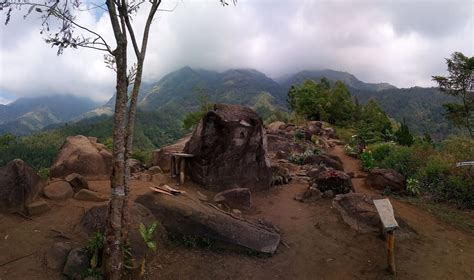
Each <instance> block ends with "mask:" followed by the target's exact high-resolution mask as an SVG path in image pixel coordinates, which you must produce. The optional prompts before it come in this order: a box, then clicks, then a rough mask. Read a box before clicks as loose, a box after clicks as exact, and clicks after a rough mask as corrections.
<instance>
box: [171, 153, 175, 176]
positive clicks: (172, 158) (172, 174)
mask: <svg viewBox="0 0 474 280" xmlns="http://www.w3.org/2000/svg"><path fill="white" fill-rule="evenodd" d="M174 161H175V157H174V155H171V174H170V175H171V178H173V177H174V173H175V171H174V168H175V164H174Z"/></svg>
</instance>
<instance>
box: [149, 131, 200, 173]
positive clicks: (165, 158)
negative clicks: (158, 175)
mask: <svg viewBox="0 0 474 280" xmlns="http://www.w3.org/2000/svg"><path fill="white" fill-rule="evenodd" d="M190 138H191V134H188V135H186V136H184V137H183V138H181V139H179V140H178V141H177V142H176V143H174V144H173V145H169V146H166V147H162V148H161V149H158V150H154V151H153V154H152V165H153V166H159V167H160V168H161V170H162V171H163V172H170V170H171V155H170V153H181V152H183V150H184V146H185V145H186V143H187V142H188V141H189V139H190Z"/></svg>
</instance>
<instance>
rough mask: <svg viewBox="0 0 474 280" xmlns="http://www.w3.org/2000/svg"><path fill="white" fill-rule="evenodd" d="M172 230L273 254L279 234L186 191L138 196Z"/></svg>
mask: <svg viewBox="0 0 474 280" xmlns="http://www.w3.org/2000/svg"><path fill="white" fill-rule="evenodd" d="M136 202H138V203H141V204H142V205H144V206H145V207H147V208H148V209H150V210H151V212H152V213H153V214H154V215H155V216H156V218H157V219H158V221H160V223H162V224H163V226H164V227H165V228H166V229H167V230H168V231H169V232H172V233H178V234H185V235H192V236H197V237H201V238H209V239H212V240H219V241H222V242H225V243H229V244H234V245H239V246H242V247H245V248H248V249H252V250H254V251H258V252H262V253H270V254H273V253H274V252H275V251H276V249H277V248H278V245H279V244H280V234H279V233H278V232H276V231H275V230H274V229H273V228H271V227H269V226H264V225H262V224H259V223H256V222H252V221H249V220H245V219H242V218H239V217H236V216H235V215H233V214H230V213H227V212H224V211H222V210H220V209H218V208H217V206H214V207H212V206H211V205H209V204H206V203H203V202H201V201H199V199H198V198H194V197H192V196H189V195H187V194H181V195H177V196H173V195H165V194H158V193H154V192H153V193H152V192H150V193H147V194H144V195H141V196H139V197H138V198H137V200H136Z"/></svg>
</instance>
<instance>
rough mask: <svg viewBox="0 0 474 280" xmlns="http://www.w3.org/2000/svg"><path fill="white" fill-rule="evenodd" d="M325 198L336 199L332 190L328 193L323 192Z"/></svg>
mask: <svg viewBox="0 0 474 280" xmlns="http://www.w3.org/2000/svg"><path fill="white" fill-rule="evenodd" d="M323 198H327V199H333V198H334V192H333V191H332V190H327V191H325V192H323Z"/></svg>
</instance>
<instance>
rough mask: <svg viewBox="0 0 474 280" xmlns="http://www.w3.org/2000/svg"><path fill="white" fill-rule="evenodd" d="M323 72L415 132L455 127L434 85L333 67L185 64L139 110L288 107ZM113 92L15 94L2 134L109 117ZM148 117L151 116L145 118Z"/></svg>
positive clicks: (145, 92) (176, 113)
mask: <svg viewBox="0 0 474 280" xmlns="http://www.w3.org/2000/svg"><path fill="white" fill-rule="evenodd" d="M322 77H326V78H327V79H329V80H330V81H331V82H335V81H337V80H341V81H343V82H344V83H345V84H346V86H347V87H348V88H349V91H350V92H351V94H352V95H353V96H354V97H355V98H357V99H358V101H359V102H360V103H366V102H367V101H368V100H369V99H374V100H376V101H377V102H378V103H379V104H380V106H381V107H382V109H384V111H386V112H387V114H388V115H389V116H390V117H392V118H395V119H396V120H397V121H400V122H401V121H403V120H406V122H407V123H408V126H409V127H410V129H411V130H412V131H414V132H415V133H425V132H427V133H430V134H434V135H445V134H446V133H449V132H450V131H452V130H453V128H452V126H450V125H449V124H448V123H447V122H446V121H445V120H444V117H443V116H442V111H443V109H442V104H443V103H446V102H451V101H452V100H453V99H452V97H449V96H446V95H444V94H442V93H440V92H439V91H438V90H437V89H436V88H420V87H414V88H405V89H399V88H397V87H395V86H393V85H391V84H388V83H377V84H374V83H365V82H363V81H361V80H359V79H357V78H356V77H355V76H354V75H352V74H349V73H347V72H341V71H334V70H316V71H301V72H298V73H295V74H292V75H287V76H285V77H281V78H278V79H271V78H269V77H268V76H266V75H265V74H264V73H261V72H259V71H257V70H254V69H232V70H228V71H225V72H215V71H208V70H202V69H192V68H190V67H184V68H182V69H180V70H177V71H174V72H171V73H169V74H167V75H166V76H164V77H163V78H161V79H160V80H159V81H157V82H155V83H146V84H143V86H142V89H141V91H140V94H139V104H138V110H139V111H141V112H149V113H148V114H152V113H153V112H167V115H166V116H163V115H162V116H161V117H164V118H172V119H173V121H172V123H176V124H179V123H180V122H181V120H182V117H183V116H184V115H185V114H186V113H187V112H190V111H194V110H197V109H199V107H200V103H201V102H202V100H207V101H210V102H219V103H231V104H239V105H246V106H251V107H254V108H255V107H257V106H260V105H261V104H266V105H267V106H270V107H272V108H280V109H283V110H286V97H287V92H288V90H289V88H290V87H291V86H292V85H297V84H301V83H303V82H304V81H305V80H308V79H312V80H315V81H319V80H320V79H321V78H322ZM114 100H115V97H114V96H112V98H111V99H110V100H109V101H108V102H107V103H106V104H103V105H101V106H98V105H97V104H95V103H94V102H92V101H90V100H88V99H86V98H78V97H73V96H55V97H52V96H51V97H37V98H29V99H26V98H23V99H19V100H17V101H15V102H13V103H11V104H9V105H0V134H2V133H5V132H11V133H13V134H16V135H25V134H28V133H31V132H33V131H37V130H41V129H44V128H45V127H48V128H51V125H52V124H56V125H54V127H57V124H58V123H63V122H70V123H71V122H76V123H77V122H81V121H85V120H86V119H89V120H88V123H90V119H91V118H96V117H100V116H102V117H104V116H111V115H112V113H113V106H114ZM147 118H149V116H148V117H147Z"/></svg>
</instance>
